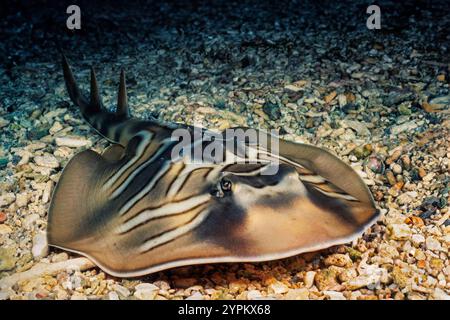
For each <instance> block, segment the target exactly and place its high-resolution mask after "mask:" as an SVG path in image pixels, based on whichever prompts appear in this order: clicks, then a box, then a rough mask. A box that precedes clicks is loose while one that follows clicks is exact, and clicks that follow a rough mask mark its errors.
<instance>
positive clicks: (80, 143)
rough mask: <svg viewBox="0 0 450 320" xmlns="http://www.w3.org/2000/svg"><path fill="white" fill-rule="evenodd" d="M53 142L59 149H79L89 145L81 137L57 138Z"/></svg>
mask: <svg viewBox="0 0 450 320" xmlns="http://www.w3.org/2000/svg"><path fill="white" fill-rule="evenodd" d="M55 142H56V144H57V145H58V146H60V147H70V148H79V147H85V146H87V145H89V144H90V141H89V140H86V139H83V138H81V137H57V138H55Z"/></svg>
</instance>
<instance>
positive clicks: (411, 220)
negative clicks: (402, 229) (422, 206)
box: [405, 216, 425, 227]
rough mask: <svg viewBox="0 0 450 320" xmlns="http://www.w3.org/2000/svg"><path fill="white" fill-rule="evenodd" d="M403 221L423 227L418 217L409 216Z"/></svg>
mask: <svg viewBox="0 0 450 320" xmlns="http://www.w3.org/2000/svg"><path fill="white" fill-rule="evenodd" d="M405 223H407V224H412V225H415V226H416V227H423V226H424V225H425V223H424V222H423V220H422V219H421V218H420V217H416V216H411V217H408V218H406V219H405Z"/></svg>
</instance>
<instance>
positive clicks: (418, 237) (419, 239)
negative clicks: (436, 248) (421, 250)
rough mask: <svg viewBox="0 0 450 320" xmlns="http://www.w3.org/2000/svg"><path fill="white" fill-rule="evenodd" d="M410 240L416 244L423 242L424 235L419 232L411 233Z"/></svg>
mask: <svg viewBox="0 0 450 320" xmlns="http://www.w3.org/2000/svg"><path fill="white" fill-rule="evenodd" d="M411 241H412V242H413V243H414V244H415V245H416V246H418V245H420V244H421V243H424V242H425V237H424V236H423V235H421V234H413V235H412V237H411Z"/></svg>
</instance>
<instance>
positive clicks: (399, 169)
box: [392, 163, 402, 174]
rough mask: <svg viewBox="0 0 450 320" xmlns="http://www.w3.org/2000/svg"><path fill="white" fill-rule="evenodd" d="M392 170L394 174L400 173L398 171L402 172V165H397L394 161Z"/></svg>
mask: <svg viewBox="0 0 450 320" xmlns="http://www.w3.org/2000/svg"><path fill="white" fill-rule="evenodd" d="M392 172H394V173H395V174H400V173H402V166H401V165H399V164H397V163H394V164H393V165H392Z"/></svg>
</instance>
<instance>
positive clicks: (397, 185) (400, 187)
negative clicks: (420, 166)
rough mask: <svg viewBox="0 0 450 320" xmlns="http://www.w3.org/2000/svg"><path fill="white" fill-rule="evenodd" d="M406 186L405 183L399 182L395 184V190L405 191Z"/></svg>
mask: <svg viewBox="0 0 450 320" xmlns="http://www.w3.org/2000/svg"><path fill="white" fill-rule="evenodd" d="M404 185H405V182H404V181H399V182H397V183H396V184H394V188H395V189H397V190H398V191H400V190H402V189H403V186H404Z"/></svg>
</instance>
